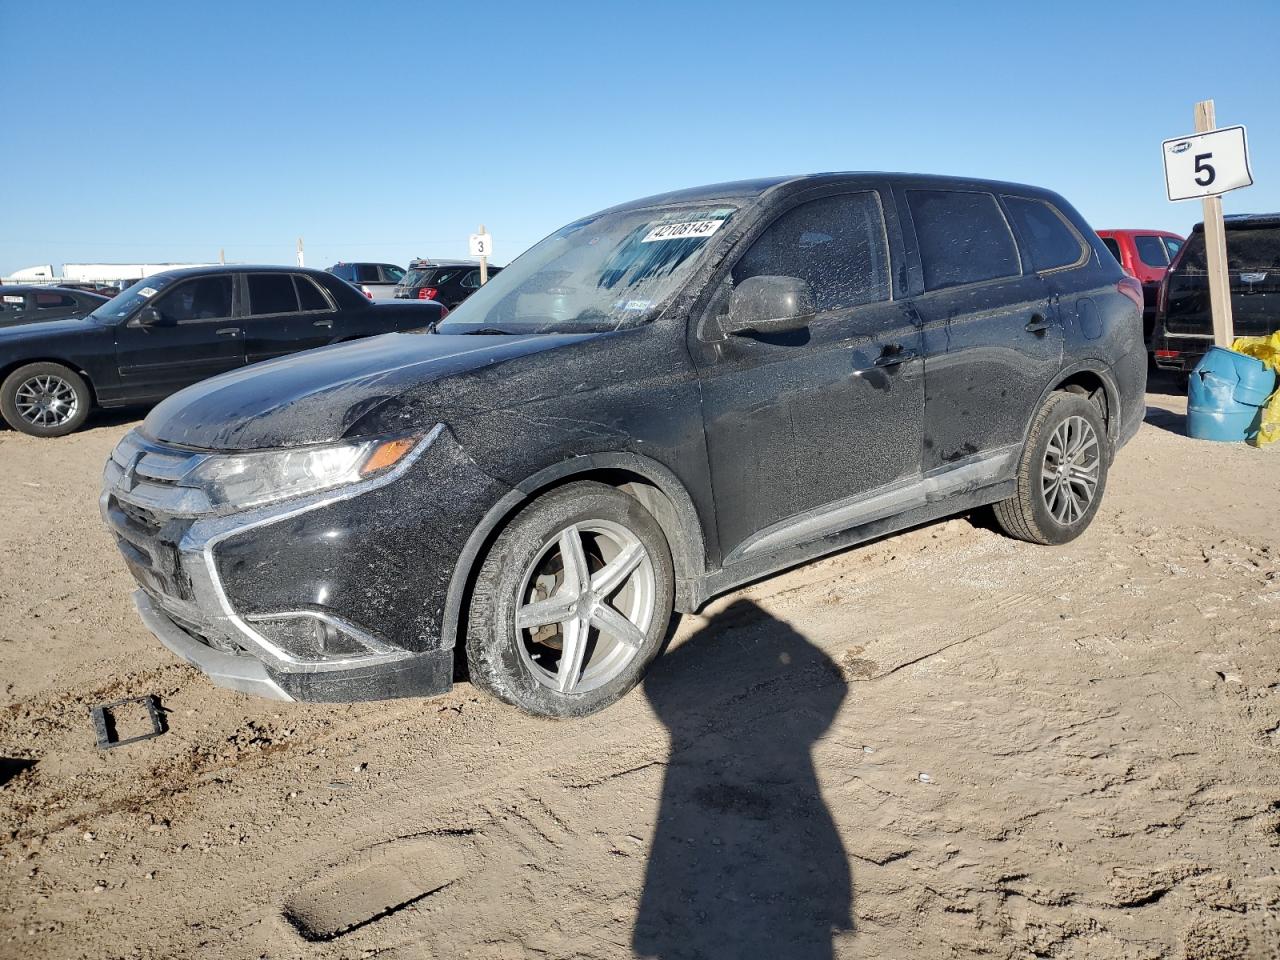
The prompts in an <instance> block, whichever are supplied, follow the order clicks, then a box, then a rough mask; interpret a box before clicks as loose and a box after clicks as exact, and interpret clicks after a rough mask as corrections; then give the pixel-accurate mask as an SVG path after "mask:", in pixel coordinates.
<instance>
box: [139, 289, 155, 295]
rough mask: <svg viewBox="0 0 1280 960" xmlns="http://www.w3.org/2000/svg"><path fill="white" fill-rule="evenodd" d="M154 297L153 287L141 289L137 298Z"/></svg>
mask: <svg viewBox="0 0 1280 960" xmlns="http://www.w3.org/2000/svg"><path fill="white" fill-rule="evenodd" d="M155 295H156V288H155V287H143V288H142V289H141V290H139V291H138V296H140V297H154V296H155Z"/></svg>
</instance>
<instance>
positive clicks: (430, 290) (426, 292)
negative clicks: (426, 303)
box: [418, 287, 440, 300]
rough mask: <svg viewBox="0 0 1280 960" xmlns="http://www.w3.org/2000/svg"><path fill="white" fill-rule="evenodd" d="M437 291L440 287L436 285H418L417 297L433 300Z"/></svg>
mask: <svg viewBox="0 0 1280 960" xmlns="http://www.w3.org/2000/svg"><path fill="white" fill-rule="evenodd" d="M439 292H440V289H439V288H438V287H419V288H418V299H419V300H434V299H435V298H436V294H438V293H439Z"/></svg>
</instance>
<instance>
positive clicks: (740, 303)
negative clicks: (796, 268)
mask: <svg viewBox="0 0 1280 960" xmlns="http://www.w3.org/2000/svg"><path fill="white" fill-rule="evenodd" d="M816 312H817V308H816V307H815V305H814V300H813V288H812V287H811V286H809V283H808V281H806V280H801V279H799V278H798V277H775V276H763V277H748V278H747V279H746V280H743V281H742V283H740V284H738V285H737V287H735V288H734V291H733V295H732V296H731V297H730V298H729V313H728V315H727V316H726V317H724V318H722V319H721V321H720V326H721V329H723V330H724V332H725V333H730V334H741V333H785V332H787V331H790V330H800V329H803V328H804V327H807V326H808V325H809V321H810V320H812V319H813V315H814V314H815V313H816Z"/></svg>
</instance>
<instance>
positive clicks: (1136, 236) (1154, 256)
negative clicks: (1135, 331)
mask: <svg viewBox="0 0 1280 960" xmlns="http://www.w3.org/2000/svg"><path fill="white" fill-rule="evenodd" d="M1098 236H1099V237H1101V238H1102V242H1103V243H1105V244H1106V245H1107V249H1108V250H1110V251H1111V255H1112V256H1113V257H1115V258H1116V260H1117V261H1119V263H1120V266H1122V267H1124V271H1125V273H1127V274H1129V276H1131V277H1135V278H1137V280H1138V281H1139V282H1140V283H1141V284H1142V300H1143V308H1142V338H1143V340H1144V342H1145V343H1146V344H1147V349H1148V350H1149V349H1151V330H1152V327H1153V326H1154V325H1155V318H1156V297H1157V296H1158V294H1159V292H1160V281H1161V280H1163V279H1164V275H1165V271H1167V270H1168V269H1169V264H1171V263H1173V258H1174V257H1176V256H1177V255H1178V251H1179V250H1181V249H1182V244H1183V243H1184V242H1185V241H1184V240H1183V238H1182V237H1180V236H1178V235H1177V234H1176V233H1168V232H1167V231H1164V230H1099V231H1098Z"/></svg>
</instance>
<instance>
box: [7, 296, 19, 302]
mask: <svg viewBox="0 0 1280 960" xmlns="http://www.w3.org/2000/svg"><path fill="white" fill-rule="evenodd" d="M4 302H5V303H21V302H22V297H10V296H6V297H5V298H4Z"/></svg>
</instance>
